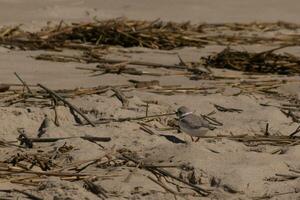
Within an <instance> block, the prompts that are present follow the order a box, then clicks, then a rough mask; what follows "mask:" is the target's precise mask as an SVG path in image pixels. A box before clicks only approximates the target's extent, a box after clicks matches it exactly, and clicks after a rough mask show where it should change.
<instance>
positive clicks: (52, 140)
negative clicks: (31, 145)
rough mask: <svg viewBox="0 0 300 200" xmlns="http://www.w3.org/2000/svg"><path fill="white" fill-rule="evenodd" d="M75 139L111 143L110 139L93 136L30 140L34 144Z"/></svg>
mask: <svg viewBox="0 0 300 200" xmlns="http://www.w3.org/2000/svg"><path fill="white" fill-rule="evenodd" d="M74 138H81V139H84V140H88V141H93V142H109V141H111V138H110V137H93V136H81V137H61V138H29V139H30V140H31V141H32V142H39V143H43V142H56V141H58V140H67V139H74Z"/></svg>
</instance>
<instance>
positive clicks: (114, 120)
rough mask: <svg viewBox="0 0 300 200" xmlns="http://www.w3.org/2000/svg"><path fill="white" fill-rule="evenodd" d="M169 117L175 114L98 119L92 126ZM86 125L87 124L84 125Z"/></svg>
mask: <svg viewBox="0 0 300 200" xmlns="http://www.w3.org/2000/svg"><path fill="white" fill-rule="evenodd" d="M170 115H176V113H165V114H158V115H148V116H143V117H125V118H118V119H114V118H107V119H100V120H97V121H94V122H93V123H94V124H107V123H110V122H125V121H137V120H143V119H150V118H155V117H164V116H170ZM84 125H87V124H84Z"/></svg>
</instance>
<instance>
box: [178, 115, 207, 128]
mask: <svg viewBox="0 0 300 200" xmlns="http://www.w3.org/2000/svg"><path fill="white" fill-rule="evenodd" d="M181 122H182V123H185V124H188V126H189V127H191V128H193V129H198V128H210V126H209V123H208V122H207V121H204V120H203V119H201V118H200V117H199V116H197V115H188V116H186V117H184V118H183V119H181Z"/></svg>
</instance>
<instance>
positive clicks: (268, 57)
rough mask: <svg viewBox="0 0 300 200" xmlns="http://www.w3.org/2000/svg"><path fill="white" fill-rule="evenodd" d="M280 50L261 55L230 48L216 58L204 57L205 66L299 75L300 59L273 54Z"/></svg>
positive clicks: (265, 52)
mask: <svg viewBox="0 0 300 200" xmlns="http://www.w3.org/2000/svg"><path fill="white" fill-rule="evenodd" d="M279 48H283V47H279ZM279 48H276V49H271V50H268V51H264V52H260V53H249V52H247V51H236V50H233V49H231V48H229V47H228V48H225V49H224V50H223V51H221V52H220V53H218V54H216V55H215V56H208V57H203V58H202V59H203V61H204V63H205V66H209V67H216V68H226V69H231V70H237V71H243V72H254V73H273V74H294V73H297V74H299V73H300V68H299V65H300V59H299V58H297V57H295V56H289V55H281V54H275V53H273V51H275V50H277V49H279Z"/></svg>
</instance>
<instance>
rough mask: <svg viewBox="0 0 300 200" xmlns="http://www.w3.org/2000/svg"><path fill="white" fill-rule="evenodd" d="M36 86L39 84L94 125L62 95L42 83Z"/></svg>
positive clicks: (91, 123)
mask: <svg viewBox="0 0 300 200" xmlns="http://www.w3.org/2000/svg"><path fill="white" fill-rule="evenodd" d="M38 86H40V87H41V88H43V89H44V90H46V91H47V92H48V93H49V94H50V95H52V96H54V97H55V98H57V99H58V100H60V101H62V102H64V103H65V104H66V105H68V106H69V108H70V109H73V110H74V111H76V112H77V113H78V114H79V115H81V116H82V117H83V118H84V119H85V120H86V121H87V122H88V123H89V124H90V125H92V126H94V127H95V126H96V125H95V124H94V123H93V122H92V121H91V120H90V119H89V118H88V117H87V116H85V115H84V114H83V113H82V112H81V111H80V110H79V109H78V108H76V107H75V106H74V105H72V104H71V103H70V102H68V101H67V100H65V99H64V98H63V97H61V96H60V95H58V94H57V93H56V92H54V91H52V90H50V89H49V88H47V87H45V86H43V85H42V84H38Z"/></svg>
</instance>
